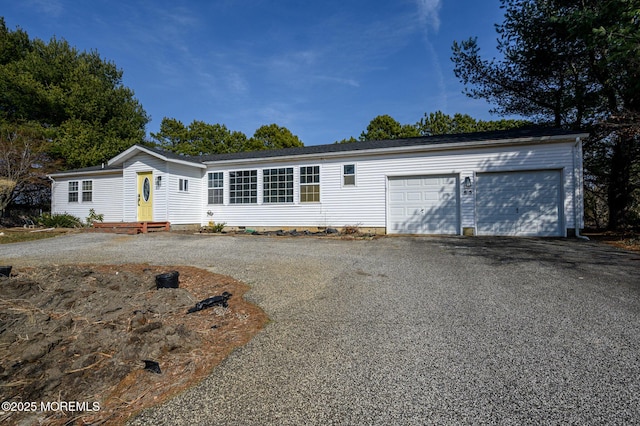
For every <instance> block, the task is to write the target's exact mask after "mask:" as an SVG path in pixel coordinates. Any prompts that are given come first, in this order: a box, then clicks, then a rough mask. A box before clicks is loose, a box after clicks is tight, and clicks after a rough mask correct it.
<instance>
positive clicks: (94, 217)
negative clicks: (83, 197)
mask: <svg viewBox="0 0 640 426" xmlns="http://www.w3.org/2000/svg"><path fill="white" fill-rule="evenodd" d="M103 221H104V215H103V214H98V213H96V211H95V210H94V209H89V216H87V219H86V222H87V226H93V222H103Z"/></svg>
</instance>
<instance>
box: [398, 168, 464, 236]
mask: <svg viewBox="0 0 640 426" xmlns="http://www.w3.org/2000/svg"><path fill="white" fill-rule="evenodd" d="M389 191H390V194H389V198H388V199H389V219H388V222H389V224H388V227H389V232H390V233H410V234H458V233H459V206H458V195H457V194H458V192H457V191H458V180H457V178H456V177H455V176H412V177H397V178H396V177H391V178H389ZM400 194H403V195H400Z"/></svg>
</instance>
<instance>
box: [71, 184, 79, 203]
mask: <svg viewBox="0 0 640 426" xmlns="http://www.w3.org/2000/svg"><path fill="white" fill-rule="evenodd" d="M69 202H70V203H77V202H78V182H77V181H74V182H69Z"/></svg>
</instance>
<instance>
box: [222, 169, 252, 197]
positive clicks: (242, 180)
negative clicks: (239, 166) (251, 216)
mask: <svg viewBox="0 0 640 426" xmlns="http://www.w3.org/2000/svg"><path fill="white" fill-rule="evenodd" d="M229 202H230V203H231V204H256V203H257V202H258V171H257V170H242V171H238V172H229Z"/></svg>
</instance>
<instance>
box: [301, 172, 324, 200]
mask: <svg viewBox="0 0 640 426" xmlns="http://www.w3.org/2000/svg"><path fill="white" fill-rule="evenodd" d="M319 202H320V166H301V167H300V203H319Z"/></svg>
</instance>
